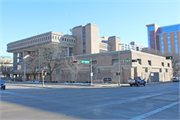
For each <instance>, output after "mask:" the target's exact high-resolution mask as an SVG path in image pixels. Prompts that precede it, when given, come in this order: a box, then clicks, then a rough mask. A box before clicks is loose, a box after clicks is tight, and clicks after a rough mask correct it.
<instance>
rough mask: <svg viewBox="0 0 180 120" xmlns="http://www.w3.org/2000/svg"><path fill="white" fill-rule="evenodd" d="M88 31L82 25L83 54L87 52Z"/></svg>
mask: <svg viewBox="0 0 180 120" xmlns="http://www.w3.org/2000/svg"><path fill="white" fill-rule="evenodd" d="M85 33H86V31H85V27H82V43H83V45H82V52H83V54H86V34H85Z"/></svg>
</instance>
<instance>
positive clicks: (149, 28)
mask: <svg viewBox="0 0 180 120" xmlns="http://www.w3.org/2000/svg"><path fill="white" fill-rule="evenodd" d="M147 31H148V47H149V48H151V44H150V31H154V26H149V27H147Z"/></svg>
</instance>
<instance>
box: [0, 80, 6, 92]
mask: <svg viewBox="0 0 180 120" xmlns="http://www.w3.org/2000/svg"><path fill="white" fill-rule="evenodd" d="M1 89H3V90H5V89H6V84H5V83H4V81H3V80H2V79H1Z"/></svg>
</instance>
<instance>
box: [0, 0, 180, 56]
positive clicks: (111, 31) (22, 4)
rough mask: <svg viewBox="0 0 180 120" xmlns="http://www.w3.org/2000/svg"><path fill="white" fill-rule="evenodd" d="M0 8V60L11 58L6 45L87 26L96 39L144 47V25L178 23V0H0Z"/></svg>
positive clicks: (146, 43)
mask: <svg viewBox="0 0 180 120" xmlns="http://www.w3.org/2000/svg"><path fill="white" fill-rule="evenodd" d="M0 6H1V7H0V8H1V12H0V15H1V17H0V26H1V27H0V28H1V29H0V47H1V49H0V56H1V55H4V56H13V54H12V53H7V52H6V50H7V44H8V43H10V42H14V41H17V40H21V39H24V38H28V37H31V36H35V35H38V34H42V33H45V32H49V31H55V32H60V33H65V34H71V32H70V31H69V30H70V29H72V28H73V27H75V26H79V25H86V24H87V23H93V24H96V25H97V26H98V27H99V37H103V36H106V37H109V36H118V37H120V38H121V42H124V43H130V42H131V41H136V42H137V43H138V44H141V45H144V46H147V47H148V40H147V27H146V25H148V24H153V23H156V24H157V25H159V26H168V25H173V24H179V23H180V19H179V18H180V13H179V11H180V9H179V7H180V0H150V1H149V0H146V1H145V0H144V1H142V0H126V1H124V0H111V1H108V0H98V1H94V0H92V1H90V0H87V1H86V2H84V1H82V0H67V1H62V0H52V1H48V0H37V1H35V0H31V1H24V0H18V1H12V0H6V1H5V0H1V2H0Z"/></svg>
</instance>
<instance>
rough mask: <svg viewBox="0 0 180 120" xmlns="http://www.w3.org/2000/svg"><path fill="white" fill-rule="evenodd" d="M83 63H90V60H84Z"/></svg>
mask: <svg viewBox="0 0 180 120" xmlns="http://www.w3.org/2000/svg"><path fill="white" fill-rule="evenodd" d="M81 63H90V61H89V60H82V61H81Z"/></svg>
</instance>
